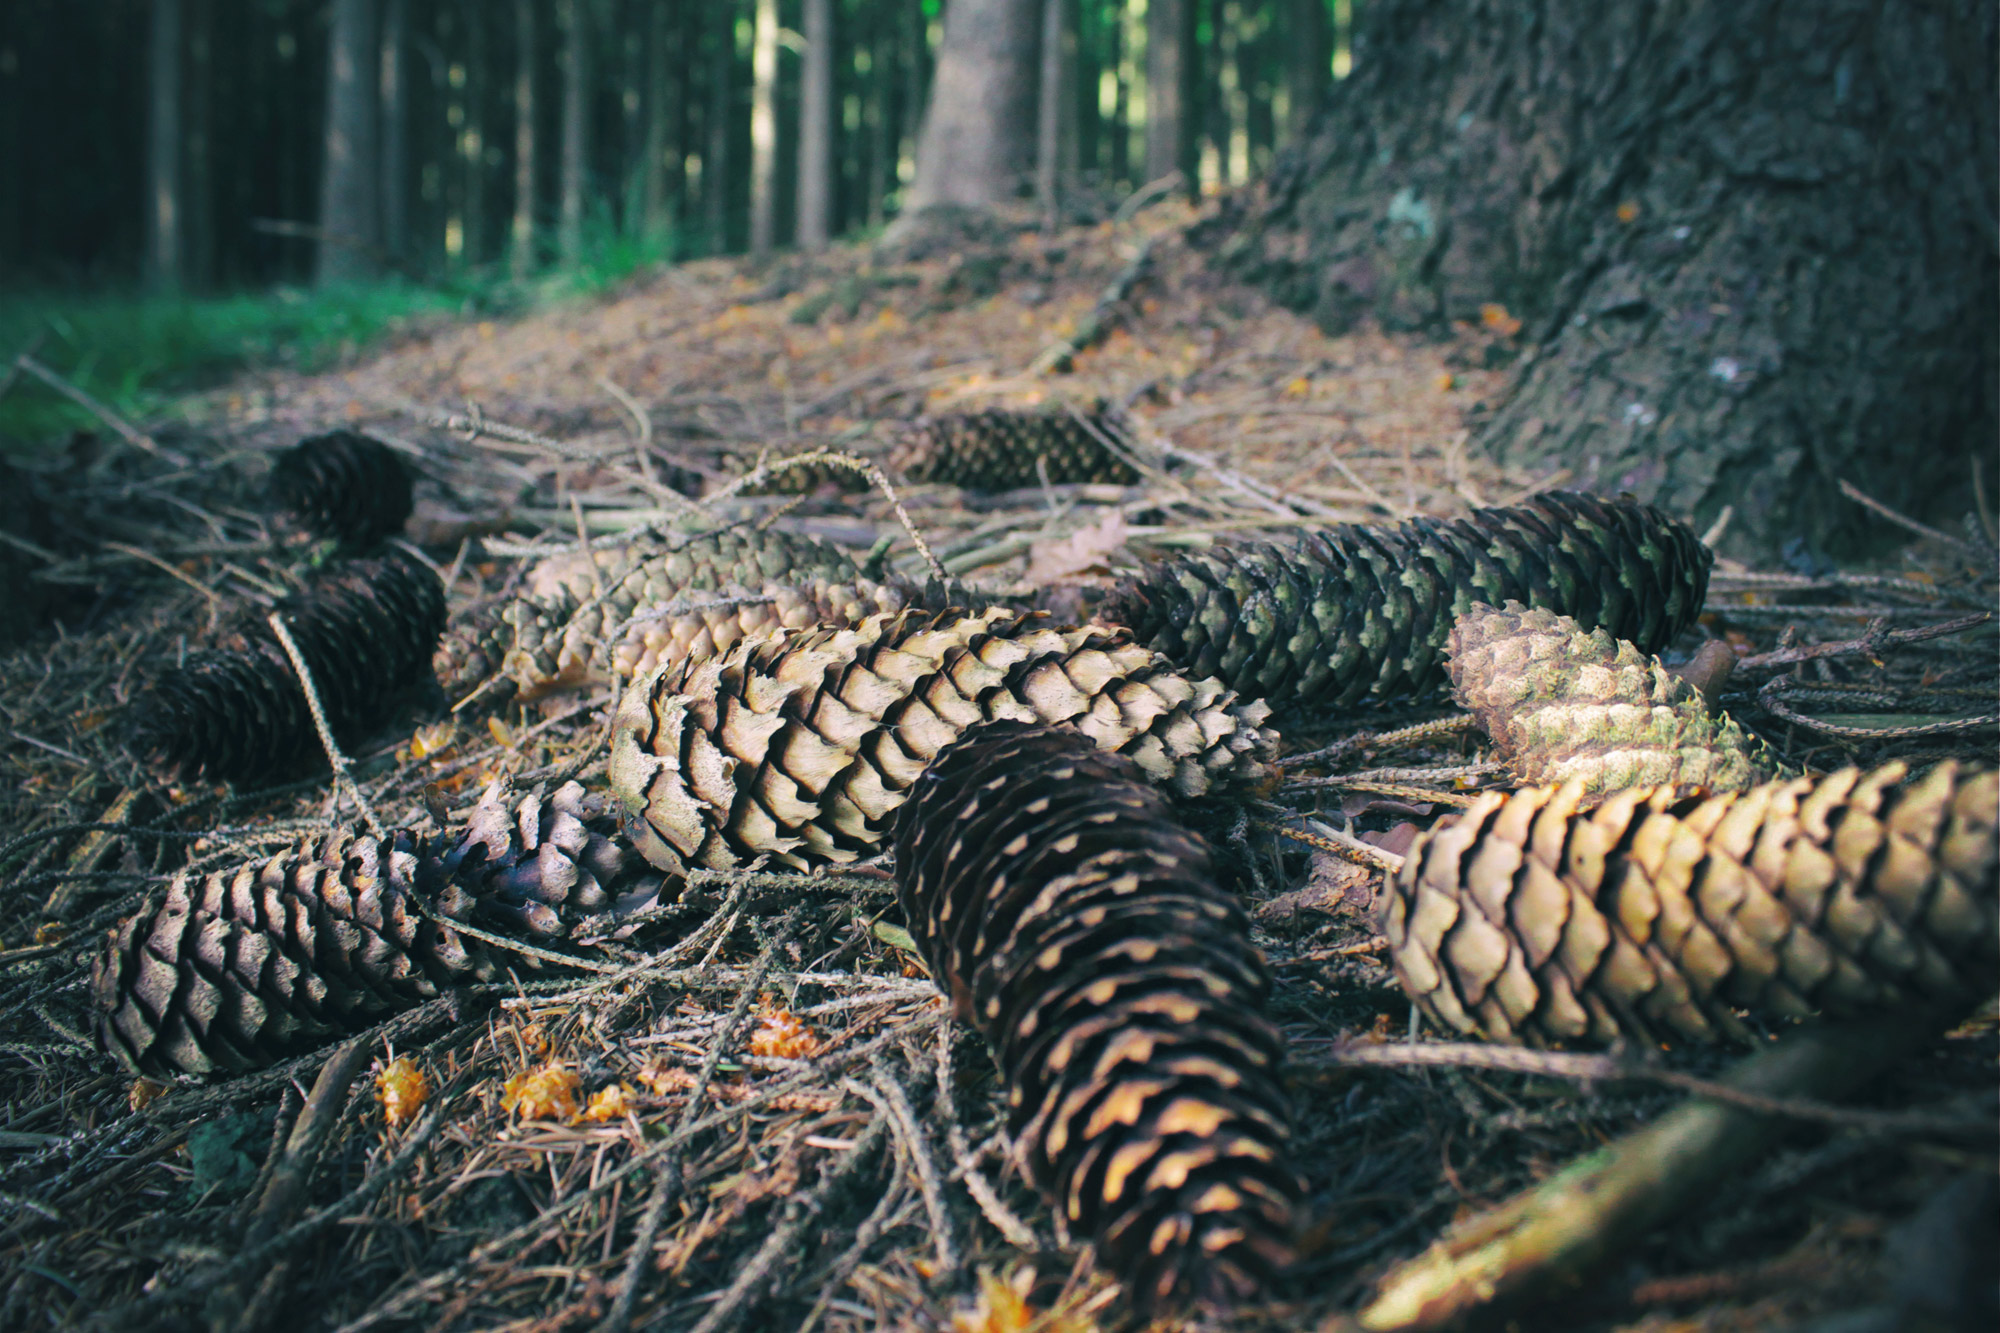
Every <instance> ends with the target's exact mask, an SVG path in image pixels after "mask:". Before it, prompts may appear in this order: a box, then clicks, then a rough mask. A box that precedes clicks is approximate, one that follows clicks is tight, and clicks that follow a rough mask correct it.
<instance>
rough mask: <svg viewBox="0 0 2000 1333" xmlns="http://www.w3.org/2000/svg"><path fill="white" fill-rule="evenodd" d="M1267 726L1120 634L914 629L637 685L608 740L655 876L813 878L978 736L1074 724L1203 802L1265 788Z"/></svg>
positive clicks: (819, 641) (759, 650)
mask: <svg viewBox="0 0 2000 1333" xmlns="http://www.w3.org/2000/svg"><path fill="white" fill-rule="evenodd" d="M1267 712H1268V710H1267V709H1266V708H1265V707H1264V706H1263V705H1262V704H1257V703H1252V704H1241V703H1238V702H1237V700H1236V698H1235V696H1234V695H1232V694H1230V693H1229V692H1228V691H1227V690H1224V689H1223V688H1222V687H1221V686H1220V685H1218V684H1217V683H1216V682H1214V681H1212V680H1189V679H1188V678H1186V677H1184V676H1181V675H1179V674H1178V673H1176V672H1175V671H1174V670H1173V669H1172V668H1171V667H1170V666H1168V665H1167V663H1166V662H1165V661H1164V660H1163V659H1162V658H1161V657H1160V656H1159V655H1158V654H1156V653H1152V652H1148V651H1147V650H1146V649H1143V648H1140V647H1138V646H1137V645H1135V644H1133V643H1132V642H1131V641H1130V640H1129V639H1128V638H1127V637H1126V636H1125V635H1124V634H1123V633H1122V632H1119V631H1109V630H1103V629H1059V628H1055V627H1053V626H1050V625H1046V624H1044V623H1042V622H1041V620H1040V619H1039V618H1038V617H1035V616H1030V615H1021V614H1018V613H1015V612H1012V611H1008V610H1005V609H1001V608H988V609H987V610H984V611H981V612H979V613H978V614H976V615H968V614H966V613H964V612H962V611H947V612H942V613H939V614H935V615H933V614H928V613H924V612H911V611H905V612H902V613H900V614H897V615H880V616H871V617H869V618H868V619H867V620H865V621H863V622H862V623H861V624H859V625H857V626H855V627H854V628H852V629H825V628H822V629H813V630H787V631H782V632H779V633H777V634H773V635H771V636H769V637H767V638H762V639H755V640H751V641H748V642H745V643H740V644H738V645H737V646H736V647H735V648H733V649H731V650H730V651H729V652H728V653H727V654H725V655H723V656H722V657H718V658H711V659H710V660H709V661H707V662H703V663H692V662H689V663H683V664H681V665H680V666H677V667H669V668H665V669H663V670H661V671H660V672H658V673H656V674H655V675H653V676H651V677H649V678H647V679H646V680H644V681H641V682H639V683H637V684H635V685H634V686H633V688H632V689H631V690H629V691H627V692H626V694H625V697H624V700H623V701H622V702H621V703H620V705H619V709H618V716H617V718H616V719H615V720H614V722H613V725H612V738H611V747H612V748H611V786H612V790H613V791H615V792H616V793H617V794H618V795H619V797H620V798H621V799H622V800H624V802H625V803H626V805H627V807H628V808H629V809H630V810H632V811H633V813H634V814H635V815H637V816H639V819H638V820H637V821H635V827H634V837H635V838H636V840H637V845H638V848H639V851H640V853H641V854H642V855H644V856H645V857H646V859H647V860H648V861H651V862H652V863H653V864H654V865H656V866H659V867H660V868H662V869H664V870H669V871H675V872H682V871H684V870H685V869H686V868H687V867H689V866H707V867H711V868H714V869H727V868H729V867H731V866H735V865H739V864H741V863H743V862H746V861H749V860H752V859H754V858H756V857H758V856H766V855H768V856H770V857H772V858H773V859H774V860H776V861H777V862H779V863H780V864H783V865H788V866H794V867H797V868H799V869H802V870H804V869H811V868H812V867H814V866H820V865H827V864H839V863H843V862H849V861H854V860H858V859H860V858H862V857H865V856H871V855H873V854H874V853H876V852H877V851H879V850H880V849H881V843H882V840H883V838H884V836H885V834H886V831H887V827H888V820H889V817H890V816H891V815H892V814H893V813H894V812H895V809H896V807H897V806H898V805H901V804H902V801H903V795H904V792H905V791H906V790H907V788H908V787H909V785H910V783H911V782H913V781H914V780H915V779H916V776H917V774H918V773H920V772H922V771H923V767H924V765H925V764H927V763H928V762H930V760H931V758H932V756H934V755H936V754H937V752H938V751H939V750H940V749H942V748H943V747H944V746H945V745H947V744H949V743H950V742H951V741H952V740H954V739H956V738H957V736H958V735H959V733H960V732H961V731H963V730H964V729H965V728H966V727H968V726H970V725H972V724H973V723H975V722H981V721H986V720H989V719H992V718H998V717H1007V718H1013V719H1015V720H1017V721H1026V722H1071V723H1074V725H1075V726H1076V727H1077V729H1078V730H1080V731H1082V732H1083V733H1084V734H1086V735H1088V736H1089V737H1090V738H1091V739H1092V740H1094V741H1096V742H1097V743H1098V744H1099V745H1101V746H1103V747H1104V748H1105V749H1107V750H1116V751H1119V752H1121V753H1123V754H1126V755H1129V756H1130V757H1131V758H1133V759H1134V760H1135V761H1137V763H1138V765H1139V767H1140V768H1141V769H1142V770H1144V771H1145V773H1146V775H1147V777H1149V778H1151V779H1153V780H1154V781H1156V782H1162V783H1171V784H1172V785H1173V786H1174V787H1175V789H1176V790H1178V791H1180V792H1182V793H1184V794H1188V795H1199V794H1200V793H1202V792H1204V791H1206V790H1207V789H1208V788H1209V787H1210V786H1211V785H1212V784H1223V785H1230V784H1243V783H1250V782H1256V781H1260V780H1262V779H1263V778H1265V777H1266V776H1267V775H1268V772H1269V765H1268V760H1269V758H1270V756H1271V752H1272V748H1273V745H1274V737H1273V736H1272V735H1271V733H1269V732H1267V731H1265V730H1263V729H1262V728H1261V727H1260V726H1259V725H1258V724H1259V723H1261V722H1262V721H1263V719H1264V717H1265V715H1266V713H1267Z"/></svg>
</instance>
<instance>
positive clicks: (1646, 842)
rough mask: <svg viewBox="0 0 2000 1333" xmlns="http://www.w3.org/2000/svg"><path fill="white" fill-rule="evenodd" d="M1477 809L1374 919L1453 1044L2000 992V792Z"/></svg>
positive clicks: (1423, 858)
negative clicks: (1458, 1037)
mask: <svg viewBox="0 0 2000 1333" xmlns="http://www.w3.org/2000/svg"><path fill="white" fill-rule="evenodd" d="M1580 793H1581V784H1575V783H1573V784H1571V785H1570V786H1568V787H1565V788H1561V789H1557V788H1550V787H1542V788H1531V789H1527V790H1523V791H1517V792H1514V793H1512V794H1511V795H1506V794H1501V793H1497V792H1494V793H1487V794H1485V795H1482V796H1479V797H1478V798H1476V799H1475V800H1474V802H1473V804H1472V805H1471V806H1470V807H1469V808H1468V809H1466V810H1465V811H1464V812H1463V813H1462V814H1459V815H1457V816H1455V817H1452V818H1448V819H1446V820H1444V821H1442V822H1440V823H1439V824H1438V825H1437V827H1435V828H1433V829H1432V830H1430V831H1429V832H1427V833H1425V834H1424V835H1422V836H1421V837H1420V838H1419V839H1418V840H1417V843H1416V845H1415V846H1413V847H1412V848H1411V849H1410V854H1409V858H1408V860H1407V861H1406V862H1405V863H1404V866H1403V869H1402V872H1401V873H1400V874H1399V875H1397V876H1396V877H1395V878H1394V879H1393V881H1392V883H1391V885H1390V887H1389V892H1388V895H1387V896H1386V898H1385V899H1384V900H1383V902H1382V904H1381V921H1382V929H1383V933H1384V934H1385V935H1386V936H1387V937H1388V940H1389V945H1390V957H1391V959H1392V960H1393V962H1394V964H1395V968H1396V976H1397V979H1398V980H1399V981H1401V982H1402V984H1403V989H1404V990H1406V991H1408V992H1409V994H1410V997H1411V998H1412V999H1414V1000H1415V1001H1416V1002H1417V1003H1418V1004H1419V1005H1421V1006H1422V1007H1423V1009H1424V1011H1425V1012H1426V1013H1428V1014H1429V1015H1430V1016H1431V1017H1432V1018H1433V1019H1435V1020H1436V1021H1437V1022H1439V1023H1440V1024H1442V1025H1443V1026H1445V1027H1447V1028H1450V1029H1452V1030H1454V1031H1458V1032H1477V1033H1480V1034H1482V1035H1484V1036H1486V1037H1489V1038H1492V1039H1494V1040H1503V1041H1526V1042H1532V1043H1535V1044H1538V1045H1539V1044H1547V1043H1559V1042H1570V1041H1592V1042H1609V1041H1612V1040H1614V1039H1616V1038H1618V1037H1620V1036H1627V1037H1632V1038H1636V1039H1638V1040H1640V1041H1646V1042H1657V1041H1660V1040H1663V1039H1665V1038H1668V1037H1680V1038H1691V1039H1694V1040H1699V1041H1712V1040H1715V1039H1717V1038H1718V1037H1730V1038H1734V1039H1738V1040H1748V1039H1749V1033H1748V1030H1747V1029H1746V1028H1745V1026H1744V1024H1743V1023H1742V1021H1741V1020H1740V1019H1739V1018H1738V1017H1737V1015H1736V1012H1735V1011H1736V1010H1737V1009H1738V1008H1744V1009H1748V1010H1751V1011H1753V1012H1754V1013H1756V1014H1758V1015H1760V1016H1762V1017H1764V1018H1769V1019H1784V1018H1797V1017H1802V1016H1804V1015H1807V1014H1810V1013H1813V1012H1822V1013H1826V1014H1831V1015H1853V1014H1862V1013H1867V1012H1869V1011H1873V1010H1878V1009H1881V1008H1884V1007H1887V1006H1893V1005H1905V1004H1933V1005H1938V1004H1942V1005H1949V1004H1955V1003H1962V1004H1970V1003H1973V1002H1975V1001H1977V1000H1978V999H1980V998H1982V997H1984V996H1987V995H1990V994H1992V990H1993V987H1994V985H1995V983H1996V981H2000V914H1996V898H2000V860H1996V845H2000V839H1996V831H1995V823H1996V819H2000V781H1996V778H1995V774H1994V772H1993V770H1992V769H1986V768H1967V767H1964V766H1962V765H1959V764H1956V763H1945V764H1940V765H1939V766H1938V767H1936V768H1934V769H1932V770H1931V771H1930V772H1929V773H1928V774H1926V775H1925V776H1923V777H1921V778H1917V779H1910V778H1909V776H1908V769H1907V766H1906V765H1904V764H1902V763H1891V764H1885V765H1883V766H1882V767H1880V768H1877V769H1875V770H1873V771H1872V772H1868V773H1863V772H1861V771H1860V770H1859V769H1854V768H1848V769H1843V770H1841V771H1840V772H1838V773H1834V774H1831V775H1829V776H1827V777H1823V778H1796V779H1793V780H1790V781H1786V782H1773V783H1767V784H1765V785H1763V786H1759V787H1753V788H1751V789H1750V790H1748V791H1745V792H1738V793H1734V794H1729V795H1719V796H1711V797H1708V798H1706V799H1701V800H1681V799H1677V798H1676V796H1675V794H1674V792H1673V790H1672V789H1671V788H1655V789H1651V790H1633V791H1625V792H1620V793H1618V794H1616V795H1614V796H1612V797H1611V798H1610V799H1609V800H1607V801H1605V802H1604V803H1603V804H1602V805H1600V806H1598V807H1597V809H1596V810H1594V811H1592V812H1590V813H1588V814H1583V813H1579V812H1578V803H1579V799H1580Z"/></svg>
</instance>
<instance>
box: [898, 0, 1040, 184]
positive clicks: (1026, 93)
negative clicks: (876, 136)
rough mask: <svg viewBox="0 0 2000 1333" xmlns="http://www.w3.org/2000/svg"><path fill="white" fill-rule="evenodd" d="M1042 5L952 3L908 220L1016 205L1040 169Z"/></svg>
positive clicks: (1027, 1) (1030, 0)
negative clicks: (939, 210) (942, 211)
mask: <svg viewBox="0 0 2000 1333" xmlns="http://www.w3.org/2000/svg"><path fill="white" fill-rule="evenodd" d="M1040 17H1041V6H1040V5H1039V4H1037V3H1036V0H952V3H951V4H950V5H948V6H946V7H945V13H944V41H943V42H942V43H941V44H940V46H939V48H938V62H937V70H936V73H935V74H934V75H933V76H932V78H931V94H930V101H929V106H928V108H927V109H926V110H925V112H924V128H923V134H922V136H921V137H920V138H919V139H918V141H917V178H916V180H915V181H914V182H912V184H911V186H910V193H909V199H908V201H907V204H906V206H905V208H904V212H905V214H906V215H914V214H916V213H918V212H921V211H922V210H924V209H926V208H935V207H938V206H940V205H957V206H960V207H964V208H978V209H983V208H991V207H992V206H993V205H995V204H999V203H1003V202H1005V201H1007V200H1009V199H1012V198H1013V197H1014V196H1015V195H1016V194H1018V193H1019V192H1020V189H1021V185H1022V183H1023V181H1024V179H1025V177H1026V176H1027V173H1028V171H1029V169H1030V167H1031V166H1032V164H1033V162H1034V147H1035V115H1034V106H1035V102H1034V89H1035V65H1034V61H1035V38H1036V30H1037V28H1038V26H1039V22H1038V21H1039V19H1040Z"/></svg>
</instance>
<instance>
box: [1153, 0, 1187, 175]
mask: <svg viewBox="0 0 2000 1333" xmlns="http://www.w3.org/2000/svg"><path fill="white" fill-rule="evenodd" d="M1194 20H1195V0H1149V3H1148V4H1147V6H1146V180H1147V181H1148V182H1151V181H1156V180H1159V179H1160V178H1161V177H1162V176H1166V175H1170V174H1172V173H1173V172H1176V171H1178V172H1180V173H1181V177H1182V179H1183V180H1184V181H1185V182H1186V186H1187V190H1188V192H1189V193H1190V194H1193V193H1196V192H1197V191H1198V190H1199V188H1200V185H1201V178H1200V174H1199V165H1200V163H1199V160H1198V157H1197V154H1196V135H1195V128H1196V123H1197V121H1198V120H1199V117H1198V115H1197V114H1196V110H1195V107H1196V92H1197V85H1196V82H1195V61H1194V40H1195V31H1194Z"/></svg>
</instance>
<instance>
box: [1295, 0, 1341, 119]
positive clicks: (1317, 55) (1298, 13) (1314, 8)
mask: <svg viewBox="0 0 2000 1333" xmlns="http://www.w3.org/2000/svg"><path fill="white" fill-rule="evenodd" d="M1327 37H1328V32H1327V15H1326V0H1286V6H1285V138H1286V140H1287V141H1289V142H1297V141H1298V140H1299V139H1300V138H1301V137H1302V136H1303V135H1304V134H1305V132H1306V126H1307V124H1308V123H1309V122H1310V121H1311V120H1312V113H1313V112H1314V111H1316V110H1318V109H1319V104H1320V101H1321V100H1322V99H1323V98H1324V97H1325V96H1326V85H1327V82H1328V79H1327V74H1328V71H1329V70H1330V68H1331V61H1332V54H1331V52H1330V51H1329V50H1328V49H1327V48H1328V45H1329V43H1328V40H1327Z"/></svg>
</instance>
